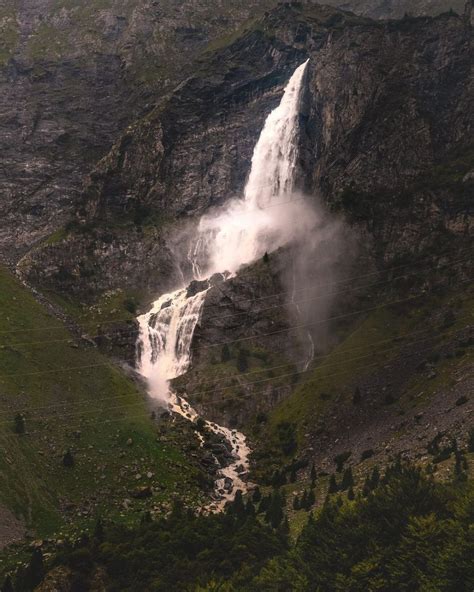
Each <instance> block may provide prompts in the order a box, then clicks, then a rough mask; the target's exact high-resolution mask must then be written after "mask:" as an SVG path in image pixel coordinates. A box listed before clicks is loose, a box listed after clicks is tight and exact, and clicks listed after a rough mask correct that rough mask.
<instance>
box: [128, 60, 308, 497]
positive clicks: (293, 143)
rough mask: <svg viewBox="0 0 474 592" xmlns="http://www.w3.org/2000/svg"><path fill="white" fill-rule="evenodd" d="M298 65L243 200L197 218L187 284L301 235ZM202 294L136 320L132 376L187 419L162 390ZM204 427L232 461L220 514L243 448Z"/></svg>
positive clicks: (234, 438)
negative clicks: (227, 447) (227, 448)
mask: <svg viewBox="0 0 474 592" xmlns="http://www.w3.org/2000/svg"><path fill="white" fill-rule="evenodd" d="M306 66H307V62H305V63H304V64H302V65H301V66H299V68H297V70H296V71H295V73H294V74H293V76H292V77H291V79H290V81H289V83H288V85H287V87H286V89H285V93H284V96H283V98H282V101H281V103H280V105H279V106H278V107H277V108H276V109H275V110H274V111H272V113H271V114H270V115H269V116H268V118H267V120H266V123H265V126H264V128H263V131H262V133H261V135H260V139H259V140H258V143H257V145H256V147H255V150H254V154H253V158H252V169H251V172H250V175H249V179H248V182H247V185H246V188H245V192H244V197H243V199H241V200H236V201H233V202H232V203H230V204H229V205H228V206H227V207H226V208H225V209H224V210H223V211H221V212H220V213H219V214H218V215H217V216H204V217H203V218H202V219H201V222H200V225H199V229H198V233H197V236H196V238H195V241H194V242H193V244H192V245H191V247H190V249H189V252H188V260H189V262H190V264H191V267H192V271H193V276H194V279H197V280H200V279H202V278H203V277H209V276H210V275H212V274H214V273H216V272H218V271H220V272H225V271H229V272H231V273H234V272H235V271H237V269H238V268H239V267H240V266H241V265H244V264H246V263H250V262H252V261H254V260H255V259H257V258H259V257H261V256H262V255H263V254H264V253H265V252H266V251H273V250H275V249H277V248H279V247H280V246H283V245H284V244H287V243H288V242H289V241H290V240H292V238H293V237H294V234H295V227H296V228H298V231H299V232H301V228H302V225H303V226H304V220H301V219H298V218H301V216H298V214H301V212H300V210H299V207H298V206H299V205H300V204H292V203H291V202H290V200H289V197H291V195H292V192H293V190H294V180H295V168H296V162H297V157H298V132H299V129H298V118H299V112H300V102H301V89H302V84H303V79H304V73H305V70H306ZM274 206H275V207H274ZM276 206H279V207H276ZM295 206H296V207H295ZM296 225H298V226H296ZM208 289H209V288H207V289H204V290H203V291H201V292H199V293H198V294H195V295H189V296H188V291H187V289H186V288H185V287H183V288H181V289H179V290H177V291H176V292H172V293H170V294H165V295H163V296H161V298H159V299H158V300H157V301H156V302H155V303H154V304H153V308H152V309H151V311H149V312H148V313H147V314H145V315H143V316H141V317H139V319H138V321H139V325H140V337H139V342H138V345H137V352H138V358H139V363H140V366H139V371H140V373H141V374H142V375H143V376H144V377H145V378H146V379H147V380H148V384H149V390H150V395H151V396H152V397H153V398H155V399H158V400H161V401H162V402H163V403H166V404H167V405H168V407H169V408H170V410H171V411H173V412H175V413H178V414H180V415H182V416H183V417H186V418H187V419H189V420H191V421H195V420H196V419H197V417H198V414H197V413H196V411H194V410H193V409H192V408H191V407H190V405H189V404H188V403H187V402H186V401H185V400H184V399H182V398H181V397H178V396H177V395H176V394H175V393H173V392H172V391H171V390H170V387H169V381H170V380H172V379H173V378H176V377H178V376H181V375H182V374H184V373H185V372H186V371H187V370H188V368H189V365H190V362H191V345H192V340H193V335H194V331H195V328H196V325H197V324H198V322H199V319H200V317H201V312H202V307H203V305H204V301H205V297H206V293H207V290H208ZM206 424H207V427H208V429H210V430H211V431H213V432H214V433H218V434H221V435H222V436H224V437H225V439H226V440H227V441H228V442H229V443H230V444H231V447H232V452H233V456H234V462H233V463H231V464H230V465H229V466H228V467H227V468H224V469H221V476H220V479H219V481H218V482H217V484H216V488H217V490H218V492H219V495H220V502H219V503H218V504H217V505H215V506H214V508H213V509H221V508H222V507H223V505H224V504H225V502H226V501H227V500H229V499H233V496H234V494H235V491H236V489H241V490H245V489H246V485H245V483H244V481H243V480H242V476H243V475H244V474H245V473H246V472H247V470H248V455H249V452H250V451H249V449H248V447H247V445H246V441H245V436H244V435H243V434H241V433H239V432H237V431H235V430H232V431H231V430H228V429H227V428H224V427H221V426H218V425H216V424H215V423H212V422H206ZM229 482H230V483H231V485H230V486H229Z"/></svg>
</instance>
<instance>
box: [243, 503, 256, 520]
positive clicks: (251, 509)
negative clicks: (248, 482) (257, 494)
mask: <svg viewBox="0 0 474 592" xmlns="http://www.w3.org/2000/svg"><path fill="white" fill-rule="evenodd" d="M245 513H246V515H247V516H252V517H253V516H255V506H254V505H253V503H252V500H251V499H248V500H247V503H246V504H245Z"/></svg>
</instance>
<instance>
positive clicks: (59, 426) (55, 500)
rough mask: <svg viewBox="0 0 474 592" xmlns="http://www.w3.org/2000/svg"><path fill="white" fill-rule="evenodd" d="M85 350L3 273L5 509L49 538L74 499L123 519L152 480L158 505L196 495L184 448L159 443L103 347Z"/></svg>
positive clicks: (0, 335) (140, 399)
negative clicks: (19, 421) (17, 421)
mask: <svg viewBox="0 0 474 592" xmlns="http://www.w3.org/2000/svg"><path fill="white" fill-rule="evenodd" d="M32 329H34V331H33V330H32ZM76 343H77V341H76ZM76 343H75V341H74V339H73V337H72V336H71V335H70V334H69V333H68V331H67V330H66V329H65V328H64V327H63V326H61V325H60V323H59V322H58V321H57V320H56V319H54V318H52V317H51V316H50V315H49V314H48V313H47V312H46V311H45V310H44V309H43V308H42V307H41V306H40V305H39V304H38V303H37V302H36V301H35V300H34V298H33V297H32V296H31V294H30V293H29V292H28V291H27V290H25V289H24V288H23V287H22V286H21V284H20V283H19V282H18V281H17V280H16V279H15V278H14V277H12V276H11V275H10V274H9V273H8V272H7V271H5V270H3V269H0V415H1V420H0V443H1V448H2V451H3V454H2V455H1V456H0V483H1V484H2V485H1V487H0V502H1V503H2V504H4V505H6V506H7V507H8V508H10V509H12V510H13V511H14V513H15V514H16V515H17V516H18V517H21V518H22V519H23V520H25V522H26V523H27V524H28V525H30V526H31V527H33V528H34V529H35V530H36V531H37V532H38V533H39V534H42V535H45V534H51V533H52V532H54V531H55V530H56V529H57V528H58V526H60V525H61V524H62V522H63V517H62V516H61V513H60V512H59V507H60V505H61V504H63V505H64V503H65V502H66V501H67V502H71V503H72V504H75V505H76V506H77V507H82V506H86V507H92V508H93V510H92V511H89V512H87V511H85V512H84V514H85V515H84V516H83V517H84V519H85V520H88V519H89V518H92V516H91V514H93V513H95V512H97V511H99V510H100V507H101V505H102V502H106V504H105V505H106V506H107V511H108V512H110V513H112V514H113V513H116V514H119V513H121V512H122V507H121V504H122V502H123V499H124V498H127V497H128V496H129V493H128V492H129V491H130V489H131V488H133V487H136V486H137V485H141V484H143V483H144V482H145V481H146V483H147V484H151V485H154V486H155V487H156V488H157V490H158V491H159V492H160V493H158V494H157V495H156V496H155V497H154V498H153V503H157V502H158V503H159V502H160V501H161V500H166V499H169V497H170V495H171V494H173V493H174V492H175V491H177V490H178V489H179V490H181V492H182V493H185V492H189V493H190V488H191V489H192V487H191V486H190V483H189V479H190V477H191V476H192V469H191V467H190V466H189V464H188V462H187V460H186V458H185V456H184V454H183V453H182V451H181V449H180V446H179V443H176V444H175V443H173V442H170V443H159V442H157V434H156V428H155V427H154V425H153V422H152V421H151V420H150V412H149V409H148V408H147V404H146V402H145V400H144V395H143V393H142V392H141V391H140V389H139V388H138V387H137V386H136V385H135V384H134V383H133V382H132V381H131V380H130V379H128V378H127V377H126V376H125V374H123V373H122V372H121V371H120V370H119V369H117V368H115V367H113V366H112V365H111V364H110V362H107V359H106V358H105V357H102V356H101V355H100V354H99V353H98V352H97V351H96V350H95V349H94V348H92V347H86V346H84V345H82V344H79V346H78V345H76ZM80 366H95V367H89V368H78V367H80ZM74 368H75V369H74ZM67 369H70V370H67ZM17 412H22V413H24V414H25V417H26V427H27V433H26V434H24V435H17V434H15V433H14V432H13V418H14V416H15V414H16V413H17ZM129 438H131V439H132V440H133V444H132V445H127V441H128V439H129ZM69 448H70V449H71V450H72V451H73V453H74V456H75V459H76V463H75V467H74V468H72V469H69V470H68V469H65V468H64V467H63V465H62V456H63V453H64V451H65V450H67V449H69ZM147 472H152V473H153V478H152V479H150V480H148V479H146V478H145V477H144V475H145V474H146V473H147ZM136 474H142V475H143V477H142V479H140V480H135V476H136ZM91 496H95V497H97V501H96V502H94V501H93V500H92V501H91V500H90V498H91ZM88 498H89V500H88ZM88 501H89V503H88ZM145 503H148V502H138V501H134V502H133V506H134V508H135V509H137V510H140V508H142V507H143V504H145ZM77 519H78V520H77ZM77 521H81V517H80V516H79V517H78V516H77V512H76V511H74V522H77Z"/></svg>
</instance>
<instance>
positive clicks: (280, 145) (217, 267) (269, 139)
mask: <svg viewBox="0 0 474 592" xmlns="http://www.w3.org/2000/svg"><path fill="white" fill-rule="evenodd" d="M308 62H309V60H307V61H306V62H304V63H303V64H301V65H300V66H299V67H298V68H297V69H296V70H295V72H294V74H293V75H292V77H291V78H290V81H289V82H288V85H287V86H286V88H285V91H284V94H283V98H282V100H281V102H280V104H279V105H278V107H277V108H276V109H274V110H273V111H272V112H271V113H270V115H269V116H268V117H267V119H266V121H265V125H264V127H263V130H262V132H261V134H260V138H259V140H258V142H257V144H256V146H255V149H254V153H253V157H252V167H251V170H250V174H249V178H248V181H247V184H246V186H245V190H244V196H243V198H242V199H238V200H233V201H231V202H230V203H228V204H226V206H225V207H224V209H223V210H222V211H221V212H219V213H218V214H217V215H216V214H207V215H204V216H203V217H202V218H201V221H200V224H199V230H198V237H197V239H196V243H195V245H196V248H195V249H194V251H193V253H194V259H193V260H192V265H193V268H194V266H195V265H196V261H200V264H199V267H200V268H201V269H205V270H206V274H207V275H212V274H213V273H216V272H219V271H224V270H225V271H229V272H231V273H234V272H235V271H237V269H238V268H239V267H241V266H242V265H245V264H247V263H251V262H252V261H255V260H256V259H257V258H259V257H261V256H263V254H264V253H265V252H266V251H274V250H276V249H278V248H279V247H281V246H283V245H284V244H287V243H288V242H289V241H290V240H291V239H292V237H293V235H294V232H295V225H294V224H293V222H294V221H295V220H294V218H295V217H297V212H295V211H294V210H292V208H291V205H290V206H288V202H289V201H290V200H291V197H292V193H293V191H294V189H295V171H296V163H297V158H298V139H299V114H300V107H301V95H302V92H301V91H302V87H303V81H304V75H305V72H306V68H307V66H308ZM284 206H288V207H284ZM203 261H205V263H203Z"/></svg>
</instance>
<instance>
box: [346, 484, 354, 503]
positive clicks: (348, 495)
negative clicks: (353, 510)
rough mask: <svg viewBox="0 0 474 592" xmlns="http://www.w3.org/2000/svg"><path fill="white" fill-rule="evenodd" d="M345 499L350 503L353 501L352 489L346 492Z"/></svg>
mask: <svg viewBox="0 0 474 592" xmlns="http://www.w3.org/2000/svg"><path fill="white" fill-rule="evenodd" d="M347 499H348V500H350V501H353V500H355V494H354V490H353V489H352V487H349V491H348V492H347Z"/></svg>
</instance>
